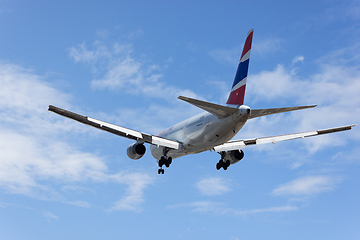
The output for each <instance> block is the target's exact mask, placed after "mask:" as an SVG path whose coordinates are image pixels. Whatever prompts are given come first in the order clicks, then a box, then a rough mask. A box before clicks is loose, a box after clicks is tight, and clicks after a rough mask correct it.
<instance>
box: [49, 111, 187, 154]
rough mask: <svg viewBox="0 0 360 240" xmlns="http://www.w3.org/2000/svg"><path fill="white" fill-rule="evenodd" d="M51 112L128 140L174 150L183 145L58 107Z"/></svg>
mask: <svg viewBox="0 0 360 240" xmlns="http://www.w3.org/2000/svg"><path fill="white" fill-rule="evenodd" d="M49 111H51V112H54V113H57V114H59V115H61V116H64V117H67V118H70V119H73V120H75V121H78V122H81V123H83V124H86V125H89V126H92V127H95V128H98V129H101V130H103V131H107V132H110V133H113V134H116V135H118V136H121V137H126V138H129V139H132V140H137V141H143V142H146V143H150V144H153V145H158V146H163V147H168V148H172V149H180V148H181V144H180V143H179V142H177V141H173V140H170V139H166V138H162V137H158V136H154V135H151V134H146V133H142V132H139V131H135V130H132V129H129V128H124V127H121V126H117V125H114V124H111V123H107V122H103V121H100V120H97V119H94V118H90V117H85V116H82V115H80V114H77V113H73V112H70V111H68V110H65V109H62V108H58V107H55V106H52V105H50V106H49Z"/></svg>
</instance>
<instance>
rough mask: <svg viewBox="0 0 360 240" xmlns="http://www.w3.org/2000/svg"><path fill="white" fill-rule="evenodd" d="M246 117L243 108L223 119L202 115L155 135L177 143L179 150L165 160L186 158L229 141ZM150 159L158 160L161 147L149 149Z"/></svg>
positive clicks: (171, 153)
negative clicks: (151, 157)
mask: <svg viewBox="0 0 360 240" xmlns="http://www.w3.org/2000/svg"><path fill="white" fill-rule="evenodd" d="M249 116H250V108H249V107H248V106H245V105H241V106H240V107H238V111H236V112H235V113H233V114H232V115H230V116H229V117H227V118H218V117H217V116H215V115H213V114H211V113H208V112H203V113H201V114H199V115H196V116H194V117H192V118H189V119H187V120H185V121H182V122H180V123H178V124H176V125H174V126H172V127H169V128H167V129H165V130H163V131H161V132H160V133H158V134H157V136H159V137H164V138H167V139H171V140H175V141H178V142H180V143H181V144H182V147H181V149H179V150H174V149H171V150H169V151H168V152H166V155H167V156H168V157H172V158H173V159H174V158H178V157H181V156H184V155H188V154H195V153H200V152H203V151H207V150H211V149H212V148H213V147H215V146H217V145H220V144H223V143H225V142H227V141H229V140H230V139H232V138H233V137H234V136H235V135H236V134H237V133H238V131H239V130H240V129H241V128H242V127H243V126H244V124H245V123H246V121H247V120H248V118H249ZM150 150H151V155H152V156H153V157H154V158H155V159H157V160H159V159H160V158H161V156H163V155H164V154H165V152H164V147H161V146H155V145H151V146H150Z"/></svg>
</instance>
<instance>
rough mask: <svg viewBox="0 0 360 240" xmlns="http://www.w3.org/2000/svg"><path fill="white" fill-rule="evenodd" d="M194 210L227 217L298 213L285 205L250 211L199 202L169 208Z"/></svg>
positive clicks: (221, 204)
mask: <svg viewBox="0 0 360 240" xmlns="http://www.w3.org/2000/svg"><path fill="white" fill-rule="evenodd" d="M184 207H187V208H192V210H191V211H192V212H198V213H208V214H215V215H227V216H251V215H255V214H263V213H282V212H290V211H297V210H298V207H297V206H291V205H285V206H280V207H268V208H256V209H249V210H240V209H234V208H228V207H226V205H225V204H223V203H219V202H212V201H198V202H192V203H183V204H178V205H174V206H171V207H169V208H184Z"/></svg>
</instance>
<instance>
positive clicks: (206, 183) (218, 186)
mask: <svg viewBox="0 0 360 240" xmlns="http://www.w3.org/2000/svg"><path fill="white" fill-rule="evenodd" d="M229 185H230V181H229V180H226V179H223V178H221V177H210V178H205V179H202V180H200V181H199V182H197V183H196V184H195V186H196V188H197V189H198V190H199V191H200V193H201V194H202V195H207V196H214V195H222V194H224V193H227V192H229V191H230V190H231V189H230V187H229Z"/></svg>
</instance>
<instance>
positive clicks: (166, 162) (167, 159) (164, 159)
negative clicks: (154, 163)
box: [158, 156, 172, 174]
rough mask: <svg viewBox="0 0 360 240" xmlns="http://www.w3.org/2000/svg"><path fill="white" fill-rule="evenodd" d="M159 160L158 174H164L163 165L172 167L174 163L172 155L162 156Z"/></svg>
mask: <svg viewBox="0 0 360 240" xmlns="http://www.w3.org/2000/svg"><path fill="white" fill-rule="evenodd" d="M158 162H159V170H158V174H164V169H163V168H162V167H163V165H165V166H166V167H167V168H168V167H170V164H171V163H172V157H166V156H162V157H161V158H160V160H159V161H158Z"/></svg>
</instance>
